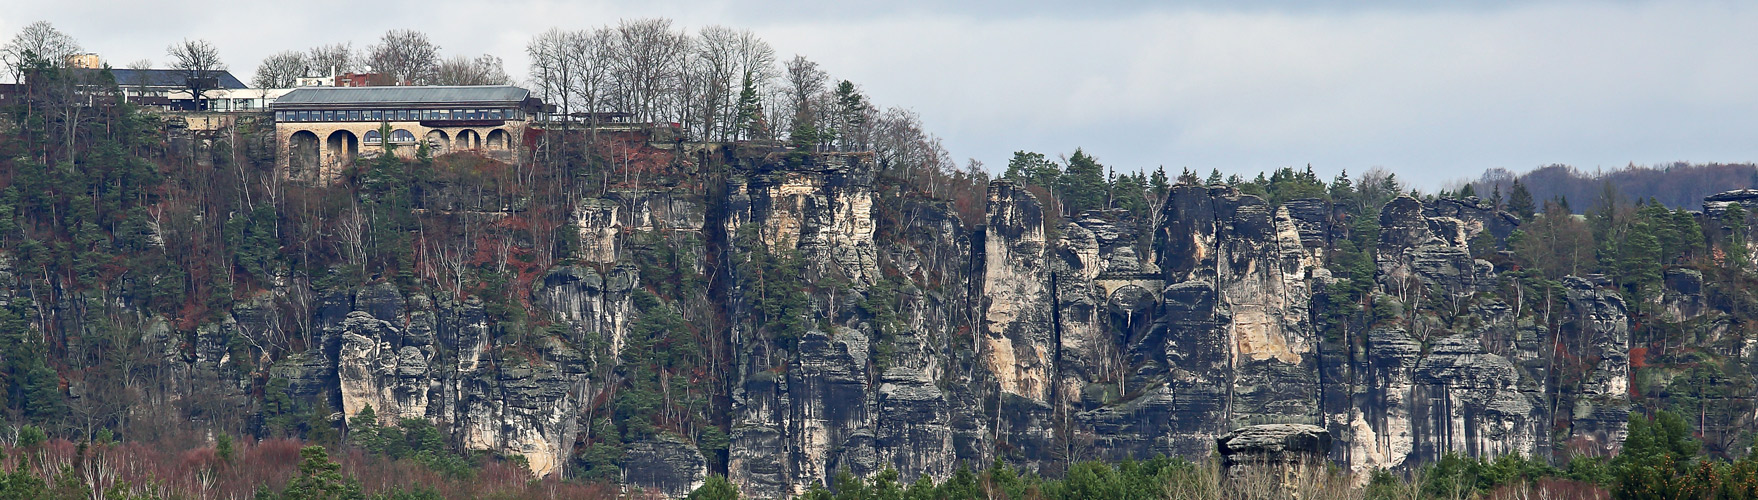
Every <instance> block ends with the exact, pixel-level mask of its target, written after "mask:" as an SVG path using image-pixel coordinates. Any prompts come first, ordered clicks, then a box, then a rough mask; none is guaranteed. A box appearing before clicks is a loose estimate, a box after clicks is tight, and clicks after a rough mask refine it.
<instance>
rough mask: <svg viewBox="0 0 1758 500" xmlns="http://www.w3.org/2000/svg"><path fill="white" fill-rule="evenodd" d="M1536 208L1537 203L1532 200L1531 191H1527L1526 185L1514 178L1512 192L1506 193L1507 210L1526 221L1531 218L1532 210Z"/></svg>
mask: <svg viewBox="0 0 1758 500" xmlns="http://www.w3.org/2000/svg"><path fill="white" fill-rule="evenodd" d="M1537 209H1538V205H1535V204H1534V203H1533V201H1532V192H1530V191H1527V190H1526V185H1524V184H1521V183H1520V181H1519V180H1518V179H1515V180H1514V188H1513V192H1511V193H1508V211H1509V212H1512V213H1513V214H1514V216H1515V217H1519V218H1520V220H1523V221H1527V220H1532V216H1533V215H1534V211H1536V210H1537Z"/></svg>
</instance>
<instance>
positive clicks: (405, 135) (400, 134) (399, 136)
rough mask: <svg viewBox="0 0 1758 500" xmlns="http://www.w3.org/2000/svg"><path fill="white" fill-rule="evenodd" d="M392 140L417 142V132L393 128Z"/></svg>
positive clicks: (398, 142) (404, 142)
mask: <svg viewBox="0 0 1758 500" xmlns="http://www.w3.org/2000/svg"><path fill="white" fill-rule="evenodd" d="M391 142H393V143H397V144H410V143H414V142H415V134H414V133H412V132H410V131H408V130H403V129H396V130H392V131H391Z"/></svg>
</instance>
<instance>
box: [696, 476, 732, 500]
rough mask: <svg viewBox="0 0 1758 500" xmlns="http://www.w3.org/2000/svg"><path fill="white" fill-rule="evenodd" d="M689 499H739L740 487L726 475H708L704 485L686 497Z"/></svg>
mask: <svg viewBox="0 0 1758 500" xmlns="http://www.w3.org/2000/svg"><path fill="white" fill-rule="evenodd" d="M684 498H686V499H687V500H739V487H738V486H734V485H733V484H732V482H731V481H727V480H726V476H708V481H707V482H705V483H702V487H700V488H696V491H692V492H690V495H689V496H687V497H684Z"/></svg>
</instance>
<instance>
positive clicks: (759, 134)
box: [733, 71, 769, 140]
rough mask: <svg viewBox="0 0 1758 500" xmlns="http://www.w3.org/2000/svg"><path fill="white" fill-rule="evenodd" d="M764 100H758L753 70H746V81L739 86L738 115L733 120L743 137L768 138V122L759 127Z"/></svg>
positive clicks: (740, 135) (736, 130)
mask: <svg viewBox="0 0 1758 500" xmlns="http://www.w3.org/2000/svg"><path fill="white" fill-rule="evenodd" d="M762 114H763V109H762V102H761V101H758V100H757V84H756V83H755V82H753V81H752V80H751V72H749V71H746V72H745V80H744V83H742V84H741V87H740V88H739V104H738V117H737V118H734V120H733V128H734V130H735V133H737V134H738V136H739V137H740V138H742V139H747V140H749V139H767V138H768V137H769V130H768V128H769V127H768V126H767V124H763V126H762V127H761V128H759V124H760V123H761V121H762Z"/></svg>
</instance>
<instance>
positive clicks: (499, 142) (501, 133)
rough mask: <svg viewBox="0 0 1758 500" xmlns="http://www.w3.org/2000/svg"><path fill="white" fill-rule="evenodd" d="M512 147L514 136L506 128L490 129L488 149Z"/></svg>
mask: <svg viewBox="0 0 1758 500" xmlns="http://www.w3.org/2000/svg"><path fill="white" fill-rule="evenodd" d="M511 148H512V136H511V135H509V134H507V131H506V130H505V129H498V128H497V129H494V130H490V131H488V149H493V150H497V151H498V150H503V149H511Z"/></svg>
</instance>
